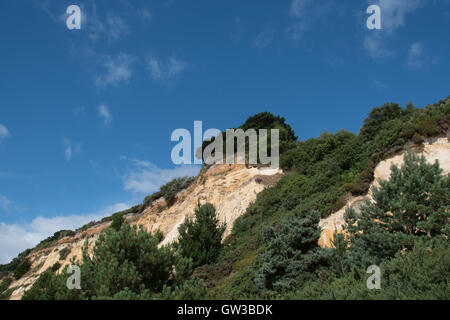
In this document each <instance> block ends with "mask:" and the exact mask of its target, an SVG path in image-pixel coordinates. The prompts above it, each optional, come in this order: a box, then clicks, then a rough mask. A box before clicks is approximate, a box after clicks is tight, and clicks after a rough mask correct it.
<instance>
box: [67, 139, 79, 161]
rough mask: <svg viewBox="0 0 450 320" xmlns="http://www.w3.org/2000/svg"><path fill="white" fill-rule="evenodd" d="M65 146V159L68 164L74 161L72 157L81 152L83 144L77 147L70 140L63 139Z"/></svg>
mask: <svg viewBox="0 0 450 320" xmlns="http://www.w3.org/2000/svg"><path fill="white" fill-rule="evenodd" d="M63 145H64V157H65V158H66V161H67V162H70V161H71V160H72V157H73V156H74V155H76V154H78V153H80V152H81V143H76V144H75V145H73V144H72V142H71V141H70V140H69V139H66V138H63Z"/></svg>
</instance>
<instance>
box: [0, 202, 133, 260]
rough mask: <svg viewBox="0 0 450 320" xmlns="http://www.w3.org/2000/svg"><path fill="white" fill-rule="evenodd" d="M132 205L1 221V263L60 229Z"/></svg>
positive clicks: (73, 227) (68, 227) (71, 226)
mask: <svg viewBox="0 0 450 320" xmlns="http://www.w3.org/2000/svg"><path fill="white" fill-rule="evenodd" d="M130 207H131V204H129V203H117V204H115V205H112V206H109V207H107V208H105V209H102V210H100V211H99V212H98V213H95V214H88V215H70V216H56V217H52V218H44V217H37V218H35V219H33V220H32V221H31V222H29V223H25V224H21V225H19V224H6V223H3V222H0V264H5V263H8V262H10V261H11V259H12V258H14V257H16V256H17V255H18V254H19V253H20V252H22V251H23V250H25V249H29V248H33V247H34V246H36V245H37V244H38V243H39V242H40V241H42V240H44V239H45V238H47V237H49V236H51V235H53V234H54V233H55V232H56V231H60V230H75V229H77V228H79V227H81V226H82V225H84V224H86V223H89V222H91V221H98V220H100V219H101V218H103V217H105V216H108V215H110V214H112V213H114V212H117V211H122V210H125V209H128V208H130Z"/></svg>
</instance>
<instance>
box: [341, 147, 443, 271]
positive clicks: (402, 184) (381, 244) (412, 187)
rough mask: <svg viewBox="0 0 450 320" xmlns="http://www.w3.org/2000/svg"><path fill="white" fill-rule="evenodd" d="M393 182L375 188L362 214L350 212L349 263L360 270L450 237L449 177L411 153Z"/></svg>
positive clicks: (393, 173)
mask: <svg viewBox="0 0 450 320" xmlns="http://www.w3.org/2000/svg"><path fill="white" fill-rule="evenodd" d="M391 169H392V172H391V176H390V178H389V180H386V181H380V187H378V188H377V187H374V188H373V201H369V200H366V202H365V204H364V205H363V206H362V207H361V214H357V213H356V212H355V210H354V209H352V208H349V209H348V210H347V212H346V215H345V219H346V224H347V231H348V234H349V235H350V237H349V241H350V243H351V250H350V251H349V257H350V259H351V260H352V263H354V264H357V265H361V266H364V265H370V264H379V263H380V262H381V261H383V260H385V259H389V258H392V257H393V256H394V255H395V254H396V252H398V251H399V250H402V249H405V248H406V249H411V248H412V246H413V244H414V241H415V239H416V238H420V237H426V238H428V239H431V238H432V237H435V236H437V235H441V234H443V235H446V236H448V235H449V234H450V229H449V224H448V223H449V216H450V176H444V175H442V170H441V169H440V167H439V163H437V162H436V163H435V164H428V163H427V162H426V160H425V158H424V157H423V156H422V157H420V158H419V157H418V156H417V155H415V154H414V153H411V152H408V153H407V154H406V155H405V160H404V164H403V166H402V167H401V168H398V167H396V166H393V167H392V168H391Z"/></svg>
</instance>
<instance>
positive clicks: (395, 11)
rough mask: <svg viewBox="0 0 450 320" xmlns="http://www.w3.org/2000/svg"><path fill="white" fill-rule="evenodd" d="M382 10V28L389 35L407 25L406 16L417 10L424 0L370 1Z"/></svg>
mask: <svg viewBox="0 0 450 320" xmlns="http://www.w3.org/2000/svg"><path fill="white" fill-rule="evenodd" d="M368 3H369V4H377V5H379V6H380V8H381V28H382V29H383V30H386V31H387V32H389V33H392V32H394V31H395V30H396V29H397V28H399V27H401V26H403V25H405V24H406V15H407V14H408V13H410V12H412V11H414V10H416V9H417V8H418V7H419V6H420V5H421V4H422V3H423V0H407V1H404V0H378V1H377V2H375V3H374V2H373V1H368Z"/></svg>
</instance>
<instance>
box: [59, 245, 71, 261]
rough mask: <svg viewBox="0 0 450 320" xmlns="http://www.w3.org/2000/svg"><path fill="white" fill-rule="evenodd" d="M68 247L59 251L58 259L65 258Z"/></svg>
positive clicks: (68, 251)
mask: <svg viewBox="0 0 450 320" xmlns="http://www.w3.org/2000/svg"><path fill="white" fill-rule="evenodd" d="M70 251H71V250H70V248H68V247H66V248H63V249H61V250H60V251H59V260H66V258H67V256H68V255H69V254H70Z"/></svg>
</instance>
